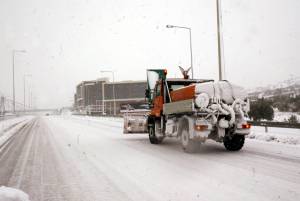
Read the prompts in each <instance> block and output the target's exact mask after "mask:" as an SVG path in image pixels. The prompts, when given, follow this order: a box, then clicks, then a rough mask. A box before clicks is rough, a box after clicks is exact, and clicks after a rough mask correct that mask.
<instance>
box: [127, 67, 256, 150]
mask: <svg viewBox="0 0 300 201" xmlns="http://www.w3.org/2000/svg"><path fill="white" fill-rule="evenodd" d="M181 70H182V73H183V75H184V78H183V79H178V78H176V79H167V78H166V76H167V70H165V69H150V70H147V83H148V88H147V89H146V93H145V96H146V98H147V100H148V104H149V108H150V110H148V111H147V112H145V111H141V112H139V111H135V110H133V111H132V110H131V111H129V112H128V113H125V115H124V133H125V134H127V133H142V132H144V133H148V134H149V140H150V143H152V144H160V143H161V142H162V141H163V139H164V138H165V137H179V138H180V139H181V143H182V147H183V149H184V151H186V152H194V151H195V150H196V149H197V147H198V146H199V145H200V143H203V142H205V141H206V140H207V139H212V140H215V141H217V142H223V143H224V146H225V148H226V149H227V150H230V151H238V150H240V149H241V148H242V147H243V145H244V141H245V135H247V134H249V133H250V128H251V125H250V124H248V123H247V121H246V119H245V116H247V112H248V111H249V100H248V99H247V98H246V95H247V94H246V93H245V92H244V90H243V89H242V88H241V87H238V86H236V85H233V84H231V83H230V82H228V81H225V80H224V81H218V82H214V81H213V80H202V79H189V78H188V75H187V72H188V71H184V70H183V69H181Z"/></svg>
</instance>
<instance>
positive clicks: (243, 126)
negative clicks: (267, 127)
mask: <svg viewBox="0 0 300 201" xmlns="http://www.w3.org/2000/svg"><path fill="white" fill-rule="evenodd" d="M242 128H243V129H250V128H251V124H243V125H242Z"/></svg>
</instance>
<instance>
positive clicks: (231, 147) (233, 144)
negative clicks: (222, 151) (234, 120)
mask: <svg viewBox="0 0 300 201" xmlns="http://www.w3.org/2000/svg"><path fill="white" fill-rule="evenodd" d="M244 142H245V136H244V135H233V136H225V137H224V140H223V143H224V146H225V148H226V149H227V150H228V151H239V150H240V149H241V148H242V147H243V146H244Z"/></svg>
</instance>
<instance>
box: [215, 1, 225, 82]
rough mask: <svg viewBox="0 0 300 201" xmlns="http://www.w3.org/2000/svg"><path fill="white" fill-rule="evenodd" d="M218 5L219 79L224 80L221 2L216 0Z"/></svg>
mask: <svg viewBox="0 0 300 201" xmlns="http://www.w3.org/2000/svg"><path fill="white" fill-rule="evenodd" d="M216 6H217V32H218V60H219V62H218V64H219V80H223V73H222V55H221V30H220V29H221V28H220V27H221V14H220V2H219V0H216Z"/></svg>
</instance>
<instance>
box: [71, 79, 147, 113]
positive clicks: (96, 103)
mask: <svg viewBox="0 0 300 201" xmlns="http://www.w3.org/2000/svg"><path fill="white" fill-rule="evenodd" d="M146 87H147V83H146V81H122V82H109V81H108V79H107V78H101V79H97V80H90V81H83V82H81V83H79V84H78V85H77V86H76V93H75V94H74V108H75V110H76V111H77V112H78V113H81V114H89V115H113V114H114V110H116V114H120V112H121V110H124V109H128V108H141V107H143V106H145V105H146V100H145V89H146Z"/></svg>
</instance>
